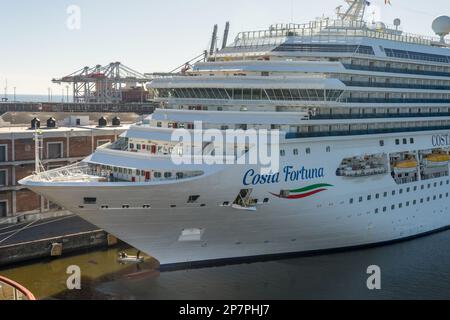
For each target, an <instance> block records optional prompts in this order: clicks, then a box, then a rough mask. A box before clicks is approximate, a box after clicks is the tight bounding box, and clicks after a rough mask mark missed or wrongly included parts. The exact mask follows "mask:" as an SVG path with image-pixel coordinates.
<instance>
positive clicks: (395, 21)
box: [394, 18, 402, 31]
mask: <svg viewBox="0 0 450 320" xmlns="http://www.w3.org/2000/svg"><path fill="white" fill-rule="evenodd" d="M401 24H402V21H401V20H400V19H399V18H397V19H395V20H394V26H395V30H397V31H398V27H400V25H401Z"/></svg>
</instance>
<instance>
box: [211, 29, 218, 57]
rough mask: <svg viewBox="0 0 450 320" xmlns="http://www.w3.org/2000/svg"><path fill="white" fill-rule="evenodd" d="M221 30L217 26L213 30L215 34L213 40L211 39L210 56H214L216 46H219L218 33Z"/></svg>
mask: <svg viewBox="0 0 450 320" xmlns="http://www.w3.org/2000/svg"><path fill="white" fill-rule="evenodd" d="M218 30H219V27H218V26H217V24H215V25H214V30H213V34H212V39H211V48H210V49H209V55H210V56H212V55H213V53H214V49H215V48H216V44H217V31H218Z"/></svg>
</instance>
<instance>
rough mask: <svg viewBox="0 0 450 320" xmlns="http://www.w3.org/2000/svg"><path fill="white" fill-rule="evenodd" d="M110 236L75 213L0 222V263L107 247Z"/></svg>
mask: <svg viewBox="0 0 450 320" xmlns="http://www.w3.org/2000/svg"><path fill="white" fill-rule="evenodd" d="M115 243H116V241H115V239H114V238H113V237H111V236H108V234H107V233H106V232H105V231H103V230H100V229H99V228H98V227H96V226H94V225H92V224H90V223H88V222H86V221H85V220H83V219H81V218H80V217H78V216H75V215H69V216H63V217H58V218H52V219H46V220H37V221H32V222H29V221H27V222H22V223H18V224H13V225H2V226H0V265H7V264H13V263H18V262H23V261H27V260H32V259H38V258H45V257H50V256H59V255H63V254H66V253H72V252H75V251H77V250H83V249H91V248H96V247H102V246H104V247H107V246H108V244H110V245H111V244H115Z"/></svg>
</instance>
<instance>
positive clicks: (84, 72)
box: [52, 62, 149, 103]
mask: <svg viewBox="0 0 450 320" xmlns="http://www.w3.org/2000/svg"><path fill="white" fill-rule="evenodd" d="M148 81H149V79H148V78H147V77H145V76H144V75H143V74H141V73H139V72H137V71H135V70H133V69H131V68H129V67H127V66H125V65H123V64H121V63H120V62H112V63H110V64H109V65H106V66H101V65H97V66H95V67H93V68H90V67H84V68H83V69H80V70H78V71H76V72H74V73H72V74H70V75H68V76H65V77H63V78H60V79H53V80H52V82H53V83H56V84H63V83H67V84H72V85H73V101H74V102H75V103H120V102H122V101H123V93H124V92H126V91H127V90H131V89H136V88H139V87H140V89H141V90H142V92H144V91H145V89H144V85H145V83H147V82H148Z"/></svg>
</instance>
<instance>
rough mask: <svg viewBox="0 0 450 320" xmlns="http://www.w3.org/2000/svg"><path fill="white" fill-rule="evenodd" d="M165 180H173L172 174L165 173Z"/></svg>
mask: <svg viewBox="0 0 450 320" xmlns="http://www.w3.org/2000/svg"><path fill="white" fill-rule="evenodd" d="M164 178H166V179H169V178H172V172H165V173H164Z"/></svg>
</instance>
